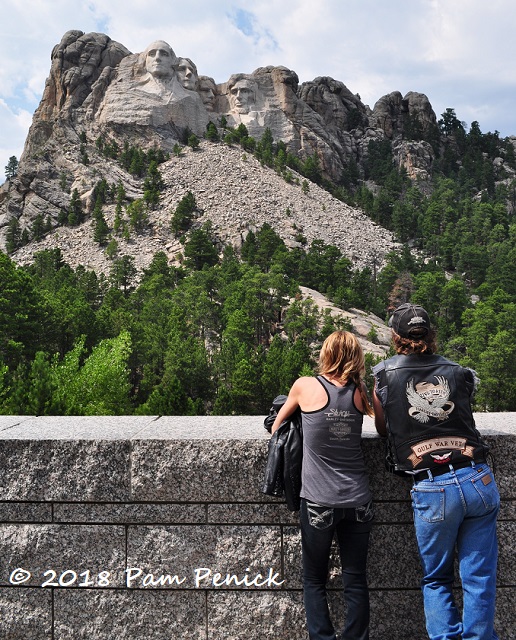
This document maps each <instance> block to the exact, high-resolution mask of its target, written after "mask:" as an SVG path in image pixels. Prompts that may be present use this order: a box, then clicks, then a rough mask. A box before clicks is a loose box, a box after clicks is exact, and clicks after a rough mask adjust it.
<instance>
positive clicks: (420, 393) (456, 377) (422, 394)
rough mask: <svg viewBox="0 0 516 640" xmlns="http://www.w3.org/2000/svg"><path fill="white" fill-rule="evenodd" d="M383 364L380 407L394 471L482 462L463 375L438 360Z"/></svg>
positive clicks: (452, 365)
mask: <svg viewBox="0 0 516 640" xmlns="http://www.w3.org/2000/svg"><path fill="white" fill-rule="evenodd" d="M383 364H384V365H385V368H384V371H383V372H382V373H383V375H381V379H382V383H383V382H385V384H386V386H387V400H386V403H385V406H384V407H383V408H384V412H385V418H386V423H387V429H388V432H389V439H390V444H391V452H392V455H393V457H394V462H395V464H396V468H397V469H398V470H403V471H409V472H411V471H412V472H413V471H418V470H419V469H430V470H432V469H434V470H435V469H438V468H441V469H442V465H443V464H450V463H452V464H453V463H458V462H465V461H472V460H476V461H483V460H484V458H485V454H484V447H483V444H482V440H481V437H480V434H479V433H478V431H477V429H476V428H475V421H474V418H473V413H472V410H471V404H470V393H471V389H472V380H471V381H468V380H467V379H466V372H467V370H465V369H464V368H463V367H461V366H460V365H458V364H456V363H455V362H451V361H449V360H447V359H446V358H443V357H442V356H437V355H430V356H429V355H417V354H411V355H408V356H395V357H394V358H390V359H388V360H386V361H385V362H384V363H383Z"/></svg>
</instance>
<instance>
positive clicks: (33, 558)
mask: <svg viewBox="0 0 516 640" xmlns="http://www.w3.org/2000/svg"><path fill="white" fill-rule="evenodd" d="M125 544H126V539H125V528H124V527H121V526H114V525H113V526H109V525H57V524H3V525H0V585H11V584H12V585H19V586H18V587H17V588H18V589H21V588H24V587H28V586H29V587H30V586H33V587H39V586H43V585H44V584H45V583H48V586H58V585H59V584H62V585H63V583H64V586H67V585H69V586H70V587H79V586H81V585H82V586H105V587H108V586H109V587H114V586H118V587H122V586H124V584H125V582H124V577H125V576H124V568H125ZM27 572H28V573H27ZM64 572H66V575H63V574H64ZM87 572H89V573H87ZM102 572H108V573H109V575H106V574H103V575H104V580H102V579H101V578H100V577H99V574H101V573H102ZM81 574H82V575H81ZM74 575H75V579H74ZM60 579H61V582H59V580H60ZM90 582H91V585H89V584H87V583H90ZM13 588H14V587H13Z"/></svg>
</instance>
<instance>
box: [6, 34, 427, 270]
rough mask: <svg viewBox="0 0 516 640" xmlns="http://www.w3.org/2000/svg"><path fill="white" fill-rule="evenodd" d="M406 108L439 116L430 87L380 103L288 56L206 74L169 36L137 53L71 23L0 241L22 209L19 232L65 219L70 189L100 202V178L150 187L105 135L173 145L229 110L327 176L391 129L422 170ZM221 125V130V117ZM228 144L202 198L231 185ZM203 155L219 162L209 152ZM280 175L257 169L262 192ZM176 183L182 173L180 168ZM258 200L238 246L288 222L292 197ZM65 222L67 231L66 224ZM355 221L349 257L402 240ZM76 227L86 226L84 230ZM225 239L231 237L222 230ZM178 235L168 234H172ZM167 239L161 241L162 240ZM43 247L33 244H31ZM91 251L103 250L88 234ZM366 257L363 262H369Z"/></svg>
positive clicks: (10, 187)
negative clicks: (308, 72)
mask: <svg viewBox="0 0 516 640" xmlns="http://www.w3.org/2000/svg"><path fill="white" fill-rule="evenodd" d="M200 71H202V70H200ZM406 114H409V115H410V117H411V118H412V120H413V121H414V122H418V123H419V125H420V128H421V130H422V131H426V130H427V129H428V127H430V126H432V125H433V124H435V114H434V113H433V111H432V108H431V105H430V103H429V102H428V99H427V98H426V96H424V95H423V94H418V93H409V94H407V96H405V98H402V96H401V94H399V93H396V92H395V93H393V94H390V95H389V96H385V98H382V99H381V100H380V101H379V102H378V104H377V105H375V107H374V109H373V110H371V109H370V108H369V107H367V106H366V105H364V104H363V103H362V101H361V100H360V98H359V96H357V95H355V94H353V93H352V92H351V91H350V90H349V89H348V88H347V87H346V86H345V85H344V84H343V83H342V82H341V81H338V80H335V79H333V78H330V77H318V78H315V79H314V80H313V81H311V82H304V83H303V84H301V85H300V84H299V79H298V76H297V74H296V73H295V71H292V70H290V69H287V68H286V67H282V66H268V67H261V68H259V69H256V70H255V71H253V72H252V73H248V74H243V73H235V74H233V75H231V76H230V78H229V79H228V80H227V81H226V82H223V83H218V84H217V83H216V82H215V81H214V80H213V79H212V78H209V77H208V76H205V75H201V74H200V73H199V72H198V70H197V67H196V65H195V63H194V62H193V61H192V60H190V59H189V58H186V57H180V56H178V55H176V53H175V52H174V51H173V50H172V48H171V47H170V45H169V44H168V43H166V42H162V41H158V42H155V43H151V44H150V45H149V46H148V47H147V49H146V50H145V51H143V52H141V53H132V52H130V51H129V50H128V49H126V48H125V47H124V46H123V45H122V44H120V43H118V42H115V41H113V40H111V39H110V38H109V37H108V36H107V35H105V34H101V33H83V32H82V31H77V30H72V31H68V32H67V33H65V35H64V36H63V38H62V40H61V42H60V43H59V44H58V45H56V46H55V47H54V49H53V51H52V55H51V68H50V73H49V77H48V79H47V82H46V86H45V90H44V93H43V97H42V100H41V103H40V105H39V107H38V109H37V110H36V112H35V114H34V118H33V123H32V126H31V128H30V131H29V135H28V137H27V140H26V144H25V148H24V152H23V154H22V157H21V158H20V163H19V169H18V175H17V176H16V177H15V178H14V179H12V180H10V181H8V182H7V183H6V184H5V185H4V186H3V187H2V188H1V189H0V249H5V247H6V244H5V243H6V233H7V225H8V224H9V222H10V221H12V219H13V218H16V219H17V220H18V222H19V225H20V229H21V230H22V231H23V229H27V230H30V228H31V225H32V223H33V221H34V220H35V219H36V217H38V216H42V217H43V218H44V219H45V220H50V221H51V224H52V226H53V227H56V226H57V219H58V217H59V213H60V212H63V211H66V210H67V208H68V207H69V203H70V193H71V191H72V190H73V189H77V190H78V192H79V195H80V197H81V200H82V202H83V205H84V207H85V209H86V211H87V212H91V210H92V208H93V204H94V203H92V202H91V192H92V189H93V187H94V185H95V183H96V182H97V181H98V180H99V179H100V178H101V177H104V178H105V179H106V180H107V181H108V182H115V183H117V182H118V181H121V182H122V184H123V185H124V188H125V190H126V192H127V194H128V198H129V199H134V198H137V197H142V195H143V192H142V181H138V180H135V179H134V178H133V177H132V176H131V175H130V174H129V173H128V172H126V171H124V170H123V169H121V167H120V166H119V165H117V164H116V163H115V162H109V161H108V160H107V159H106V158H105V156H103V155H102V154H100V153H99V152H98V149H97V148H96V146H95V142H96V141H97V140H98V139H99V138H100V137H103V138H104V139H107V140H110V141H115V142H116V143H117V144H118V145H119V147H120V148H122V147H123V145H124V143H125V142H127V143H129V144H135V145H138V146H140V147H142V148H144V149H148V148H150V147H152V146H159V147H161V148H162V149H163V150H165V151H168V152H172V151H173V149H174V148H175V146H176V145H177V143H178V142H182V143H184V142H185V141H186V140H185V137H187V136H188V135H189V134H190V133H195V134H196V135H197V136H198V137H201V136H202V135H203V133H204V132H205V131H206V126H207V124H208V123H209V122H210V121H211V122H213V123H214V124H215V125H217V126H219V125H220V122H221V118H222V117H224V118H225V119H226V122H227V124H228V125H229V126H232V127H238V126H239V125H240V124H244V125H245V126H246V128H247V130H248V133H249V135H250V136H252V137H254V138H255V139H256V140H259V139H260V138H261V136H262V135H263V134H264V132H265V131H266V130H267V129H269V130H270V131H271V133H272V136H273V139H274V140H275V141H276V142H278V141H283V142H284V144H285V145H286V150H287V151H289V152H291V153H294V154H295V155H297V156H298V157H299V158H300V159H301V160H306V159H307V158H309V157H314V156H315V157H316V158H317V159H318V161H319V165H320V167H321V169H322V172H323V175H324V176H326V177H327V178H329V179H332V180H335V181H338V180H339V179H340V177H341V175H342V172H343V171H344V170H345V169H346V167H347V166H348V165H349V164H350V163H352V162H353V163H356V166H357V167H358V169H359V171H363V163H364V162H365V161H366V160H367V147H368V144H369V142H370V141H371V140H382V139H392V141H393V144H394V147H395V154H394V158H395V159H396V160H397V161H398V162H399V164H400V165H401V166H406V167H407V170H408V171H409V175H412V176H414V177H416V178H418V179H425V178H427V177H428V175H429V172H430V171H431V165H432V159H433V152H432V148H431V146H430V145H429V144H428V143H424V142H423V141H420V140H418V139H411V143H410V145H408V144H407V143H406V140H404V139H403V136H402V135H401V134H402V131H403V127H404V126H405V127H406V124H404V123H405V121H406ZM219 131H220V132H221V133H222V132H223V128H222V127H220V126H219ZM413 138H414V137H413ZM224 147H225V148H224V151H221V153H220V154H219V156H220V158H219V159H218V160H217V162H218V164H217V166H216V171H215V173H214V174H213V173H212V175H210V182H207V181H206V180H204V182H203V184H202V185H201V184H197V185H195V186H196V191H195V192H194V193H195V195H196V196H197V195H198V194H199V193H201V192H203V191H205V190H207V189H211V188H213V193H216V194H222V195H224V194H225V193H228V189H227V185H228V183H230V182H231V180H228V178H230V179H231V178H232V176H233V174H232V172H233V167H232V166H231V161H232V160H231V151H232V150H231V149H230V148H229V147H227V145H224ZM226 152H227V153H226ZM233 155H234V154H233ZM86 156H87V161H86V160H85V157H86ZM203 160H204V162H206V161H210V162H211V161H212V159H211V158H208V157H205V158H204V159H203ZM272 175H274V177H276V174H275V173H274V172H273V171H271V170H269V169H266V170H264V175H262V176H258V175H257V174H256V173H255V175H253V180H256V179H258V182H253V184H254V185H256V191H257V192H258V193H259V192H260V190H261V188H262V187H266V186H267V185H270V184H271V182H273V179H272V178H271V176H272ZM293 177H294V178H295V179H297V180H302V177H299V176H293ZM171 182H172V183H177V177H176V176H174V179H173V180H171ZM186 182H187V181H186V180H185V183H186ZM250 184H251V183H250V181H247V182H244V183H242V184H240V185H239V191H240V192H242V193H246V192H247V190H248V187H249V186H250ZM298 184H299V182H298ZM168 187H169V185H167V188H166V190H165V193H164V198H163V200H167V204H171V205H172V206H174V204H177V200H175V201H174V198H176V197H177V196H178V194H177V193H176V192H174V193H172V191H171V190H170V189H169V188H168ZM284 187H285V182H284V181H283V180H281V179H280V180H279V182H278V184H275V185H274V188H275V192H276V193H277V194H280V193H281V192H282V191H283V190H284ZM298 191H299V187H298ZM182 195H184V193H181V195H179V198H180V197H182ZM231 198H232V195H230V197H229V199H230V200H231ZM251 200H252V197H249V201H250V203H249V204H250V206H249V207H246V206H244V207H242V206H241V207H239V209H240V212H241V217H242V222H241V224H239V225H238V226H237V228H236V229H235V231H234V232H233V231H232V232H231V234H230V236H231V237H230V243H231V244H234V245H235V244H236V245H238V243H239V242H240V241H241V238H242V233H244V235H245V233H246V230H247V229H249V228H252V227H253V225H254V224H256V222H257V221H258V220H259V219H261V218H263V217H267V216H268V215H269V214H272V215H273V217H280V218H282V219H283V222H285V210H286V209H287V208H291V207H290V205H287V206H285V207H284V206H283V202H281V203H280V202H279V198H277V197H275V196H273V197H270V196H267V198H266V199H265V198H262V199H261V200H259V201H255V200H254V201H252V202H251ZM276 201H278V202H276ZM291 201H293V198H291ZM335 202H336V201H333V203H335ZM325 206H326V203H325ZM279 207H281V208H279ZM316 209H317V206H316ZM333 209H334V210H333ZM338 209H339V207H338V206H335V207H334V206H330V207H329V208H327V210H328V214H327V216H326V217H327V218H329V219H330V220H335V222H337V221H338V220H339V217H338V216H339V211H338ZM255 214H257V215H255ZM354 218H355V220H362V219H364V218H365V216H364V215H363V213H362V212H360V211H355V213H354ZM218 222H219V221H218V220H217V219H215V220H214V226H215V232H217V231H218V230H219V228H218ZM292 222H293V223H294V224H296V225H297V226H298V227H301V228H304V227H307V226H308V225H309V224H310V219H309V218H308V217H306V216H305V217H301V218H300V219H297V218H296V216H294V219H293V221H292ZM281 226H284V225H280V227H281ZM315 226H316V230H315V232H310V233H309V234H307V235H310V236H312V234H313V233H315V235H316V236H317V237H322V234H323V230H324V227H325V225H322V224H318V225H315ZM330 226H331V225H330ZM59 230H60V232H62V233H63V234H64V235H65V236H66V235H67V230H66V229H64V228H60V229H59ZM346 230H347V234H346V235H348V240H347V242H344V241H342V239H340V238H336V239H333V240H331V241H332V242H333V243H334V244H336V245H337V246H339V247H342V249H343V252H344V253H345V254H346V255H349V257H352V256H351V255H350V252H349V249H348V248H345V245H346V244H348V245H349V244H353V245H357V244H360V243H361V242H362V241H363V239H364V238H367V239H368V241H370V242H371V244H372V245H375V246H376V247H377V249H378V251H377V253H378V255H379V257H380V262H381V259H382V256H383V255H384V254H385V253H386V251H388V250H390V249H391V248H393V246H394V245H393V243H392V239H391V238H389V234H385V232H384V231H383V230H381V229H379V228H377V227H375V225H372V224H371V223H368V225H366V226H365V227H363V228H360V226H358V227H357V226H355V225H353V224H352V225H351V226H349V225H347V228H346ZM73 231H74V233H76V234H77V235H81V234H83V235H84V234H86V235H87V229H81V228H79V229H77V228H75V229H74V230H73ZM153 235H154V233H153ZM280 235H281V231H280ZM284 237H285V238H286V237H287V236H284ZM221 239H222V240H224V239H225V232H224V230H223V232H222V233H221ZM357 239H358V240H359V242H358V243H357ZM324 240H325V241H326V242H327V241H328V240H327V239H326V238H325V239H324ZM59 242H60V243H61V242H62V239H61V240H59ZM171 242H172V241H171V239H170V235H169V237H168V244H169V245H170V244H171ZM387 245H389V246H387ZM164 246H166V245H164V243H163V242H160V246H159V250H163V249H164ZM64 248H65V250H66V242H64ZM38 249H39V247H37V246H35V247H34V251H36V250H38ZM89 251H90V252H91V253H92V254H94V253H95V247H94V245H93V243H91V242H90V243H89ZM65 253H66V251H65ZM129 253H130V252H129ZM65 257H66V256H65ZM14 258H15V259H17V256H14ZM357 266H361V265H360V261H359V262H358V264H357Z"/></svg>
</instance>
